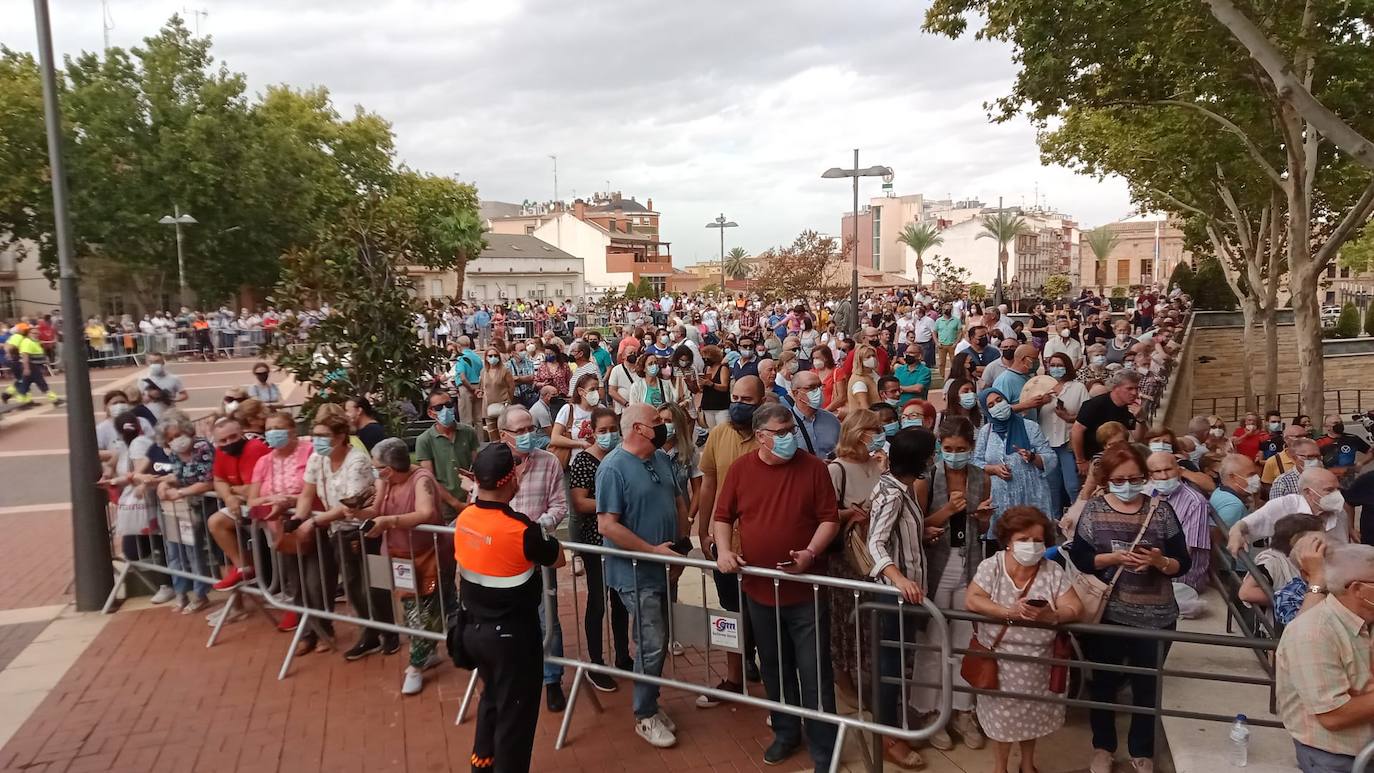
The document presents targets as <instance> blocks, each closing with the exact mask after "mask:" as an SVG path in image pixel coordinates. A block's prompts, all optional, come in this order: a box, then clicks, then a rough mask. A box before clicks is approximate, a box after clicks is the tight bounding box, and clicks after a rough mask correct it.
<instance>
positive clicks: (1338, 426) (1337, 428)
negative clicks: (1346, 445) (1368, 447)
mask: <svg viewBox="0 0 1374 773" xmlns="http://www.w3.org/2000/svg"><path fill="white" fill-rule="evenodd" d="M1331 431H1332V432H1334V433H1336V434H1337V435H1344V434H1345V422H1343V421H1338V422H1336V423H1335V424H1332V425H1331Z"/></svg>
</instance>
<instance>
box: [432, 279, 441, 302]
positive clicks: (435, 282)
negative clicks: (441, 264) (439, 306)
mask: <svg viewBox="0 0 1374 773" xmlns="http://www.w3.org/2000/svg"><path fill="white" fill-rule="evenodd" d="M443 294H444V280H442V279H431V280H429V297H431V298H440V297H443Z"/></svg>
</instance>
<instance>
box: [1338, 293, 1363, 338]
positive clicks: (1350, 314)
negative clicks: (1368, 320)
mask: <svg viewBox="0 0 1374 773" xmlns="http://www.w3.org/2000/svg"><path fill="white" fill-rule="evenodd" d="M1359 334H1360V310H1359V308H1358V307H1356V306H1355V304H1354V303H1352V302H1350V301H1346V303H1345V305H1344V306H1342V307H1341V316H1340V317H1338V318H1337V319H1336V337H1337V338H1354V337H1355V336H1358V335H1359Z"/></svg>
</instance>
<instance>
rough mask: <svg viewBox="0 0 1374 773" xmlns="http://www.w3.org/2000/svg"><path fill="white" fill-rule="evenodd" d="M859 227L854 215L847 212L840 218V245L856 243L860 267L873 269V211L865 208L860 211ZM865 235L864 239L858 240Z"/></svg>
mask: <svg viewBox="0 0 1374 773" xmlns="http://www.w3.org/2000/svg"><path fill="white" fill-rule="evenodd" d="M858 222H859V226H858V228H857V229H856V228H855V227H854V213H853V212H846V213H845V214H844V215H843V216H841V217H840V243H841V244H848V243H849V242H850V240H853V241H854V245H855V248H856V249H857V250H858V251H859V267H860V268H873V209H872V208H871V207H864V208H863V209H861V210H859V220H858ZM859 234H863V238H862V239H860V238H858V235H859Z"/></svg>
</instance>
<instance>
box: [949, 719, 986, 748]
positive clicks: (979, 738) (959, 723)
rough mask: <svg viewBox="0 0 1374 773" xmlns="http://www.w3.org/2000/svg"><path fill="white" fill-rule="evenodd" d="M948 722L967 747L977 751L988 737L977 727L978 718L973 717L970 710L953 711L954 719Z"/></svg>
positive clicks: (984, 744)
mask: <svg viewBox="0 0 1374 773" xmlns="http://www.w3.org/2000/svg"><path fill="white" fill-rule="evenodd" d="M950 724H951V725H953V727H954V732H956V733H958V734H959V737H960V738H961V739H963V741H964V745H965V746H967V747H968V748H970V749H973V750H974V751H977V750H978V749H981V748H983V747H984V746H986V745H987V740H988V739H987V738H986V737H985V736H984V735H983V730H982V728H980V727H978V720H977V719H976V718H974V716H973V712H972V711H957V712H955V713H954V721H953V722H952V723H950ZM936 748H937V749H938V748H939V747H938V746H937V747H936Z"/></svg>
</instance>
